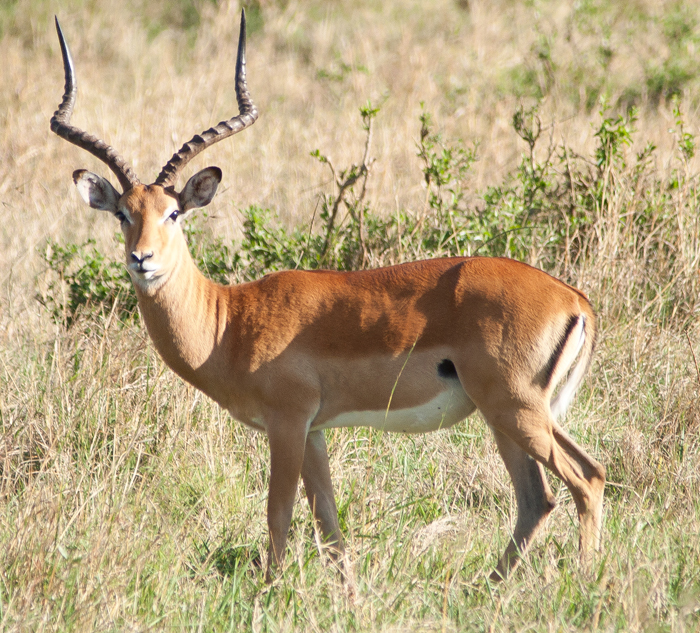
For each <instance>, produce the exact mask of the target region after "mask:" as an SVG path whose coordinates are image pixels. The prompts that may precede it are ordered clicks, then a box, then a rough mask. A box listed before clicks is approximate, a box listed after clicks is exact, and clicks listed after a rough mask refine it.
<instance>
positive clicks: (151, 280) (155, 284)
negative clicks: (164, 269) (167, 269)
mask: <svg viewBox="0 0 700 633" xmlns="http://www.w3.org/2000/svg"><path fill="white" fill-rule="evenodd" d="M129 274H130V275H131V281H133V282H134V285H135V286H137V287H138V288H139V290H141V291H143V292H145V293H146V294H153V293H154V292H155V291H156V290H158V288H160V287H161V286H162V285H163V284H164V283H165V279H164V278H163V276H162V275H157V274H155V273H154V272H151V271H148V272H145V273H137V272H133V271H131V270H130V271H129Z"/></svg>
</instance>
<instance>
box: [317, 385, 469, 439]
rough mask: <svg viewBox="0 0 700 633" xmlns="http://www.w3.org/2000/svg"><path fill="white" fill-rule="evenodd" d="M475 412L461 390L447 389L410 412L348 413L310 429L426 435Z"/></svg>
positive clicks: (399, 410)
mask: <svg viewBox="0 0 700 633" xmlns="http://www.w3.org/2000/svg"><path fill="white" fill-rule="evenodd" d="M475 410H476V406H475V405H474V403H473V402H472V401H471V400H470V399H469V397H468V396H467V394H466V393H464V391H463V390H462V389H459V388H457V389H454V390H452V389H448V390H446V391H443V392H442V393H440V395H438V396H437V397H435V398H433V399H432V400H430V401H429V402H426V403H424V404H421V405H419V406H417V407H412V408H410V409H392V410H390V411H387V410H386V409H384V410H381V411H349V412H347V413H341V414H340V415H338V416H336V417H335V418H333V419H331V420H328V421H327V422H325V423H324V424H322V425H319V426H316V425H314V424H312V428H313V429H327V428H332V427H341V426H371V427H374V428H375V429H380V430H382V431H393V432H397V433H427V432H428V431H437V430H438V429H447V428H449V427H451V426H453V425H455V424H457V422H461V421H462V420H464V419H465V418H466V417H467V416H468V415H470V414H471V413H473V412H474V411H475Z"/></svg>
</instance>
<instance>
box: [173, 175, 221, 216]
mask: <svg viewBox="0 0 700 633" xmlns="http://www.w3.org/2000/svg"><path fill="white" fill-rule="evenodd" d="M220 182H221V170H220V169H219V168H218V167H207V168H206V169H202V171H198V172H197V173H196V174H195V175H194V176H192V178H190V179H189V180H188V181H187V184H186V185H185V188H184V189H183V190H182V191H181V192H180V208H181V209H182V211H183V213H186V212H187V211H190V210H191V209H201V208H202V207H206V206H207V205H208V204H209V203H210V202H211V201H212V198H214V195H215V194H216V188H217V187H218V186H219V183H220Z"/></svg>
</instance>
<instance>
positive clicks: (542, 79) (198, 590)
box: [0, 0, 700, 631]
mask: <svg viewBox="0 0 700 633" xmlns="http://www.w3.org/2000/svg"><path fill="white" fill-rule="evenodd" d="M239 10H240V5H239V4H238V3H236V2H226V1H225V0H220V1H219V2H215V1H211V0H210V1H207V0H201V1H197V0H174V1H169V2H168V1H166V0H154V1H153V2H149V3H148V8H147V9H144V8H143V6H142V3H139V2H135V0H125V1H124V2H122V3H120V7H119V9H118V11H117V10H115V5H114V3H112V2H110V1H108V0H57V1H55V2H49V1H48V0H5V1H4V2H3V3H2V4H1V5H0V39H1V41H0V60H2V72H0V203H1V206H0V210H1V213H2V215H1V217H2V221H1V222H0V240H1V243H0V279H1V280H2V288H1V297H0V337H2V347H1V348H0V362H1V369H0V371H1V372H2V375H1V379H0V506H1V509H0V544H1V547H0V622H1V623H2V624H1V625H0V626H1V627H2V629H3V630H8V631H9V630H32V631H46V630H48V631H53V630H61V631H64V630H66V631H68V630H71V631H73V630H75V631H85V630H101V631H106V630H115V631H117V630H118V631H122V630H134V631H143V630H149V629H156V630H161V629H162V630H173V629H175V630H180V629H197V630H248V629H250V630H253V631H288V630H305V631H306V630H312V631H346V630H358V631H403V630H411V631H438V630H440V631H457V630H459V631H462V630H474V631H568V630H591V631H598V630H601V631H613V630H614V631H647V630H653V631H696V630H700V537H699V533H700V435H699V434H700V402H699V401H698V400H699V398H698V393H699V390H700V369H699V367H698V364H699V362H700V323H699V320H698V309H699V307H700V298H699V297H700V294H699V291H700V278H699V276H698V270H699V268H700V237H699V235H700V214H699V209H698V174H699V173H700V161H699V160H698V157H697V156H696V147H695V137H696V135H697V134H698V128H699V122H700V112H699V111H698V109H699V106H700V67H699V66H698V64H697V57H698V48H699V47H700V8H698V7H697V6H696V5H695V4H694V3H683V2H664V1H662V0H656V1H654V0H632V1H630V2H621V3H618V2H614V1H613V0H582V1H580V2H577V3H570V2H566V1H564V0H551V1H545V0H530V1H527V2H517V1H515V0H494V1H486V0H436V1H434V2H415V1H412V0H407V1H405V2H398V1H391V0H385V1H382V2H378V1H376V0H368V1H363V0H360V1H359V2H357V1H356V2H346V1H345V0H339V1H337V2H320V1H317V0H312V1H311V2H303V3H302V2H300V3H297V2H294V1H290V2H261V3H259V4H255V3H253V4H250V5H248V16H249V40H248V72H249V75H248V76H249V86H250V88H251V92H252V95H253V98H254V99H255V101H256V103H257V105H258V107H259V109H260V111H261V117H260V119H259V121H258V122H257V123H256V124H255V126H253V128H251V129H250V130H246V131H245V132H244V133H243V134H241V135H239V136H236V137H235V138H234V139H232V140H229V141H225V142H223V143H221V144H220V145H216V146H215V147H214V148H212V149H210V150H208V151H207V152H206V153H205V154H204V155H202V156H200V157H198V158H197V159H195V160H194V161H193V163H192V164H191V165H190V167H189V168H188V170H187V173H186V174H185V177H184V178H182V179H181V183H180V185H182V183H184V181H185V178H186V177H188V176H189V175H191V174H192V173H194V172H195V171H196V170H198V169H200V168H202V167H204V166H206V165H210V164H216V165H219V166H220V167H222V169H223V171H224V184H223V187H222V188H221V189H220V192H219V194H218V196H217V198H216V199H215V201H214V203H213V204H212V206H211V207H209V210H208V212H207V213H206V214H205V213H202V212H200V213H199V215H198V217H197V218H196V219H194V220H193V221H192V222H191V223H190V233H191V237H192V248H193V251H194V252H195V255H196V257H197V258H198V261H199V262H200V263H201V265H202V266H204V267H205V268H207V270H208V271H209V272H210V274H211V275H213V276H215V277H216V278H219V279H229V280H231V281H240V280H244V279H249V278H251V277H255V276H258V275H260V274H263V273H264V272H265V271H267V270H274V269H276V268H280V267H289V266H295V265H300V266H304V267H314V266H318V265H319V263H321V264H322V265H324V266H329V267H335V268H354V267H359V266H365V267H366V266H377V265H381V264H387V263H394V262H398V261H403V260H410V259H415V258H419V257H427V256H439V255H445V254H452V253H462V254H473V253H476V252H478V253H479V254H487V255H506V256H512V257H517V258H519V259H522V260H524V261H527V262H529V263H532V264H534V265H537V266H539V267H541V268H544V269H545V270H547V271H548V272H551V273H552V274H554V275H557V276H559V277H561V278H562V279H564V280H565V281H567V282H569V283H571V284H573V285H575V286H577V287H579V288H581V289H582V290H584V291H585V292H586V293H587V294H588V295H589V296H590V298H591V300H592V302H593V305H594V306H595V308H596V310H597V311H598V314H599V326H600V331H599V337H598V346H597V353H596V357H595V361H594V363H593V366H592V369H591V372H590V374H589V376H588V378H587V379H586V381H585V383H584V386H583V387H582V389H581V391H580V392H579V395H578V397H577V399H576V401H575V403H574V405H573V407H572V408H571V410H570V411H569V413H568V415H567V418H566V422H565V425H566V427H567V428H568V429H569V430H570V432H571V433H572V434H573V435H574V436H575V437H576V438H577V439H578V440H579V441H580V443H581V444H583V445H584V446H585V447H586V448H587V450H589V451H590V452H591V453H592V454H593V455H594V456H596V457H597V459H599V460H600V461H601V462H602V463H603V464H605V465H606V467H607V469H608V476H609V480H610V483H609V486H608V488H607V490H606V506H605V528H604V534H603V549H602V552H601V553H600V554H599V555H598V556H597V557H596V558H595V560H594V562H593V564H592V567H591V569H590V570H588V571H585V570H581V569H580V568H579V565H578V562H577V560H578V558H577V539H578V528H577V524H576V523H577V522H576V517H575V510H574V507H573V503H572V501H571V499H570V496H569V494H568V492H567V491H566V489H565V488H563V487H561V486H559V484H558V482H556V481H554V482H553V486H554V489H555V492H556V494H557V499H558V504H559V505H558V508H557V509H556V511H555V512H554V513H553V515H552V516H551V518H550V519H549V521H548V523H547V525H546V527H545V529H544V530H543V531H542V532H541V534H540V535H539V536H538V538H537V539H536V541H535V543H534V546H533V548H532V550H531V553H530V554H529V556H528V557H527V560H526V562H525V564H523V565H522V566H521V567H520V568H519V569H518V571H517V572H516V573H515V574H514V575H513V577H512V578H510V579H509V580H508V581H507V582H505V583H502V584H500V585H494V584H491V583H490V582H489V581H488V580H487V577H488V574H489V573H490V571H491V570H492V568H493V567H494V565H495V563H496V560H497V556H498V555H499V553H500V552H501V551H502V549H503V548H504V547H505V544H506V543H507V541H508V538H509V530H510V529H512V526H513V525H514V507H513V502H514V498H513V494H512V490H511V486H510V482H509V480H508V477H507V474H506V471H505V468H504V467H503V465H502V462H501V460H500V458H499V457H498V455H497V453H496V450H495V446H494V443H493V441H492V439H491V437H490V433H489V431H488V429H487V428H486V427H485V424H484V423H483V421H482V420H481V419H480V418H479V417H478V416H477V415H475V416H473V417H472V418H470V419H469V420H467V421H466V422H465V423H463V424H461V425H459V426H458V427H457V428H456V429H454V430H451V431H449V432H438V433H433V434H431V435H427V436H416V437H412V436H398V435H388V434H382V433H379V432H373V431H372V432H370V431H367V430H335V431H331V432H328V433H327V440H328V444H329V451H330V456H331V468H332V472H333V477H334V481H335V485H336V493H337V500H338V505H339V511H340V517H341V526H342V528H343V531H344V534H345V536H346V538H347V542H348V550H349V555H350V559H351V561H352V564H353V568H354V571H355V576H356V591H355V596H354V598H353V597H351V596H350V595H349V592H348V591H346V587H345V586H344V585H343V583H342V582H341V581H340V579H339V577H338V575H337V574H336V573H335V572H334V570H333V569H332V568H331V567H330V566H329V565H328V562H327V559H326V558H325V557H324V556H319V555H318V551H317V547H316V545H315V542H314V532H313V526H312V523H311V520H310V513H309V510H308V507H307V504H306V502H305V501H303V500H302V498H303V493H302V491H300V493H299V503H298V504H297V506H296V508H295V515H294V520H293V527H292V537H291V545H290V551H289V556H288V566H287V567H286V569H285V570H284V573H283V575H282V576H281V577H280V578H278V579H277V580H276V581H275V583H274V584H273V585H272V586H266V585H265V584H264V582H263V572H262V570H261V567H260V566H261V563H262V562H264V557H265V550H266V545H267V536H266V527H265V502H266V482H267V478H268V449H267V446H266V441H265V439H264V437H261V436H259V435H256V434H255V433H253V432H251V431H249V430H247V429H245V428H242V427H241V426H240V425H239V424H238V423H236V422H235V421H232V420H231V419H230V418H229V417H228V415H227V414H226V413H223V412H222V411H220V410H219V409H217V407H216V406H214V405H212V403H211V402H209V401H208V400H207V399H206V398H204V397H202V396H201V395H200V394H198V393H197V392H196V391H195V390H194V389H192V388H191V387H189V386H187V385H185V384H184V383H183V382H182V381H180V380H179V379H177V378H176V377H175V376H174V375H173V374H172V373H171V372H170V371H169V370H168V369H167V368H166V367H165V366H164V365H163V363H162V362H161V361H160V359H159V358H158V356H157V355H156V354H155V352H154V350H153V348H152V346H151V344H150V342H149V340H148V337H147V335H146V333H145V330H144V329H143V327H142V326H141V325H140V323H139V318H138V313H137V312H135V311H134V308H133V295H132V291H131V290H130V287H129V284H128V282H127V280H126V278H125V277H124V273H123V271H122V268H121V265H120V264H119V262H120V261H121V259H122V252H121V245H120V243H119V240H118V237H116V233H115V232H116V230H117V226H116V224H115V222H114V221H113V220H112V219H111V218H109V217H107V216H106V215H105V214H103V213H100V212H96V211H93V210H91V209H89V208H87V207H86V206H85V205H84V204H83V203H82V201H79V198H78V195H77V192H76V190H75V188H74V187H73V185H72V183H71V177H70V175H71V172H72V171H73V169H76V168H79V167H86V168H88V169H91V170H92V171H95V172H97V173H100V174H102V175H108V170H107V169H106V167H105V166H104V165H102V164H101V163H99V162H98V161H96V160H95V159H93V158H92V157H91V156H89V155H88V154H87V153H86V152H84V151H82V150H79V149H78V148H75V147H73V146H71V145H69V144H68V143H66V142H65V141H62V140H60V139H58V138H57V137H55V136H54V135H52V134H51V133H50V132H49V124H48V122H49V118H50V116H51V114H52V112H53V111H54V109H55V108H56V106H57V104H58V102H59V100H60V96H61V94H62V89H63V75H62V68H61V61H60V53H59V49H58V44H57V41H56V36H55V32H54V30H53V23H52V22H53V13H57V14H58V15H59V17H60V19H61V21H62V25H63V28H64V31H65V33H66V36H67V38H68V41H69V43H70V45H71V47H72V52H73V56H74V58H75V60H76V64H77V73H78V80H79V85H80V92H79V97H78V104H77V108H76V113H75V116H74V122H75V123H76V124H77V125H79V126H82V127H84V128H86V129H88V130H90V131H92V132H94V133H96V134H97V135H98V136H101V137H102V138H104V139H105V140H107V141H108V142H110V143H112V144H113V145H115V146H116V147H117V148H118V149H119V151H120V152H122V153H123V154H124V155H125V157H126V158H127V159H128V160H130V162H131V163H132V165H133V166H134V168H135V169H136V171H137V173H139V174H140V175H141V177H142V178H143V179H144V180H149V181H150V180H152V179H153V178H155V175H156V174H157V172H158V170H159V168H160V166H161V165H162V164H163V163H164V162H165V161H166V160H167V159H168V158H169V157H170V155H171V153H172V152H173V151H174V149H176V148H177V147H179V146H180V144H181V143H182V142H183V141H184V140H187V139H188V138H189V137H190V136H192V135H193V134H194V133H196V132H200V131H201V130H203V129H205V128H206V127H208V126H209V125H211V124H213V123H216V122H218V121H219V120H221V119H222V118H228V117H230V116H232V115H233V114H234V113H235V106H234V104H235V98H234V93H233V59H234V55H235V44H236V39H237V30H238V14H239ZM360 108H363V110H362V114H361V112H360ZM370 125H371V128H372V137H371V139H370V141H371V143H369V144H367V140H368V133H367V132H368V131H367V129H366V128H368V127H370ZM366 148H367V150H366ZM315 150H319V151H318V153H317V155H316V156H312V155H311V153H312V152H313V151H315ZM324 157H326V158H327V161H330V164H332V165H333V167H334V169H335V174H336V176H337V179H338V181H337V182H336V183H334V181H333V177H332V173H331V169H330V168H329V164H328V162H327V161H326V162H324ZM372 158H374V159H376V160H374V161H372V160H371V159H372ZM353 164H354V165H355V167H352V165H353ZM363 165H364V167H363ZM365 168H369V173H368V172H367V170H366V169H365ZM343 172H345V173H343ZM354 177H357V181H356V182H355V184H354V185H352V186H350V185H349V186H348V187H346V188H345V190H344V192H343V195H342V199H339V191H340V188H339V185H342V184H343V183H344V182H345V183H347V181H348V179H349V178H354ZM334 210H335V211H334ZM89 238H91V239H94V240H95V242H94V244H93V243H88V242H87V240H88V239H89Z"/></svg>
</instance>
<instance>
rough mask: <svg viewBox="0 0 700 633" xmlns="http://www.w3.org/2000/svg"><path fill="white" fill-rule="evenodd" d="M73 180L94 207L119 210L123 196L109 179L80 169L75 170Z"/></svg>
mask: <svg viewBox="0 0 700 633" xmlns="http://www.w3.org/2000/svg"><path fill="white" fill-rule="evenodd" d="M73 182H74V183H75V186H76V187H77V188H78V193H80V197H81V198H82V199H83V200H85V202H87V203H88V204H89V205H90V206H91V207H92V208H93V209H100V210H101V211H110V212H111V213H116V212H117V205H118V203H119V198H120V197H121V196H120V195H119V192H118V191H117V190H116V189H115V188H114V187H113V186H112V184H111V183H110V182H109V180H105V179H104V178H102V177H101V176H98V175H97V174H93V173H92V172H90V171H87V170H85V169H78V170H77V171H74V172H73Z"/></svg>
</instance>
